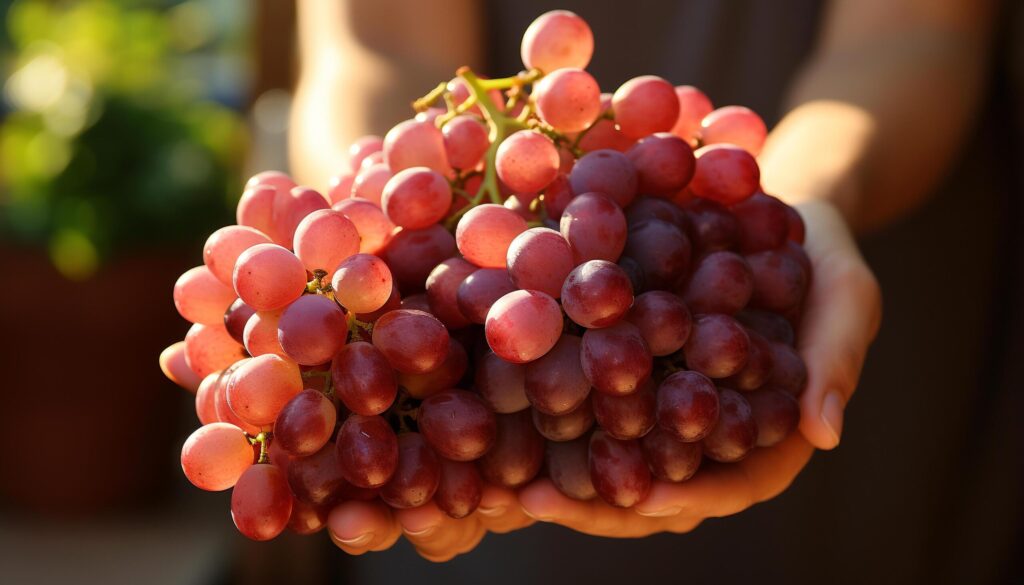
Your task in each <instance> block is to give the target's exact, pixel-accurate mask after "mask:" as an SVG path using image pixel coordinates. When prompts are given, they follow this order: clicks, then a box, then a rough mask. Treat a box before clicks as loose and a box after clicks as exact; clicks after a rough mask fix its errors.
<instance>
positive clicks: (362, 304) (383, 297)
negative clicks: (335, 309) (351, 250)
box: [331, 253, 395, 313]
mask: <svg viewBox="0 0 1024 585" xmlns="http://www.w3.org/2000/svg"><path fill="white" fill-rule="evenodd" d="M331 288H333V289H334V298H335V300H337V301H338V302H339V303H341V304H342V306H343V307H345V308H346V309H348V310H349V311H350V312H353V313H371V312H373V311H376V310H378V309H380V308H381V307H383V306H384V305H385V304H387V302H388V300H389V299H391V297H392V294H395V287H394V282H393V279H392V277H391V270H389V269H388V265H387V264H386V263H385V262H384V261H383V260H381V259H380V258H378V257H377V256H374V255H373V254H362V253H360V254H354V255H352V256H349V257H348V258H345V259H344V260H342V261H341V264H339V265H338V266H337V269H336V270H335V271H334V276H333V277H332V278H331Z"/></svg>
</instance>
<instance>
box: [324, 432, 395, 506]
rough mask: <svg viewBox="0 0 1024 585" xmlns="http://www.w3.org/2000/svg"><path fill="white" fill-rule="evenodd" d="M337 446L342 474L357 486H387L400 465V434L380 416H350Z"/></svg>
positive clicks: (336, 441)
mask: <svg viewBox="0 0 1024 585" xmlns="http://www.w3.org/2000/svg"><path fill="white" fill-rule="evenodd" d="M332 430H333V429H332ZM334 445H335V448H336V449H337V456H338V463H339V465H340V466H341V474H342V476H344V478H345V481H347V482H349V483H351V484H352V485H354V486H357V487H362V488H376V487H380V486H383V485H384V484H386V483H388V481H389V480H390V479H391V477H392V476H393V475H394V473H395V469H396V468H397V467H398V437H396V436H395V432H394V431H393V430H391V426H389V425H388V422H387V421H386V420H384V419H383V418H381V417H379V416H364V415H361V414H353V415H349V417H348V418H347V419H345V422H344V423H342V425H341V428H339V429H338V438H337V439H336V440H335V443H334Z"/></svg>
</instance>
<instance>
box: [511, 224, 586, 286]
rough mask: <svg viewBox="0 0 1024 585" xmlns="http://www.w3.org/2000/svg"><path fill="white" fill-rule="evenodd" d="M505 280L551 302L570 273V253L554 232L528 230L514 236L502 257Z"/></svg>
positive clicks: (546, 229) (561, 238)
mask: <svg viewBox="0 0 1024 585" xmlns="http://www.w3.org/2000/svg"><path fill="white" fill-rule="evenodd" d="M506 265H507V266H508V273H509V276H511V277H512V282H513V283H515V285H516V286H517V287H519V288H521V289H529V290H537V291H540V292H542V293H545V294H547V295H549V296H551V297H553V298H556V299H557V298H558V297H559V296H560V295H561V294H562V283H563V282H565V278H566V276H568V275H569V272H570V271H571V270H572V269H573V266H574V265H575V263H574V262H573V254H572V250H570V249H569V243H568V242H566V241H565V238H563V237H562V235H561V234H559V233H558V232H556V231H555V230H552V229H548V228H541V227H538V228H531V229H528V230H526V231H525V232H523V233H521V234H519V235H518V236H516V238H515V239H514V240H512V243H511V244H510V245H509V247H508V254H507V256H506Z"/></svg>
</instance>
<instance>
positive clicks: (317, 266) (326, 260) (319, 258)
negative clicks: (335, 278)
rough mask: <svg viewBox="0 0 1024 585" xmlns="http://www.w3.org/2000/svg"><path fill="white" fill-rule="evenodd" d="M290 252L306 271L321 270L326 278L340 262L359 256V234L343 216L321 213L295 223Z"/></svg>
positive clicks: (330, 211) (338, 212)
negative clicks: (293, 242)
mask: <svg viewBox="0 0 1024 585" xmlns="http://www.w3.org/2000/svg"><path fill="white" fill-rule="evenodd" d="M294 248H295V255H296V256H298V257H299V260H302V264H303V265H304V266H305V267H306V270H308V271H309V272H314V271H316V270H324V271H326V272H327V276H328V278H330V276H331V274H333V273H334V269H335V268H337V267H338V264H340V263H341V261H342V260H344V259H346V258H348V257H349V256H351V255H353V254H356V253H358V252H359V232H358V231H357V230H356V226H355V224H354V223H352V221H351V220H350V219H349V218H348V217H347V216H346V215H345V214H344V213H342V212H340V211H334V210H333V209H321V210H319V211H314V212H313V213H310V214H309V215H307V216H306V218H305V219H303V220H302V221H301V222H300V223H299V226H298V227H297V228H296V229H295V245H294Z"/></svg>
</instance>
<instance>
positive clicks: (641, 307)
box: [626, 290, 692, 356]
mask: <svg viewBox="0 0 1024 585" xmlns="http://www.w3.org/2000/svg"><path fill="white" fill-rule="evenodd" d="M626 320H627V321H629V322H630V323H632V324H633V325H636V327H637V329H639V330H640V335H642V336H643V338H644V341H646V342H647V348H648V349H649V350H650V352H651V355H654V356H665V355H669V354H672V353H675V352H677V351H679V350H680V349H681V348H682V347H683V344H684V343H686V339H687V338H688V337H689V336H690V327H691V324H692V320H691V318H690V311H689V310H688V309H687V308H686V304H685V303H683V301H682V299H680V298H679V297H677V296H676V295H674V294H672V293H670V292H666V291H661V290H652V291H649V292H645V293H643V294H642V295H639V296H637V297H636V300H634V301H633V308H632V309H630V311H629V313H627V314H626Z"/></svg>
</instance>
